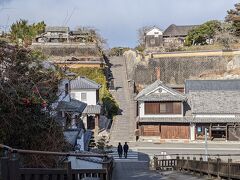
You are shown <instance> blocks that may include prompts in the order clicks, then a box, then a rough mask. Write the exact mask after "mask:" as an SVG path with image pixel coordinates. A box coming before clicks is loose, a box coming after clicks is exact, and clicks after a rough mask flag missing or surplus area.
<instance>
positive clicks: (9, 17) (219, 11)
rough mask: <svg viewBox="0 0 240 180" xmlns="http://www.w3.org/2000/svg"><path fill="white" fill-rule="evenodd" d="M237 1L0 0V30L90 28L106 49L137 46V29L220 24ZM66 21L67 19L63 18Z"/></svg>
mask: <svg viewBox="0 0 240 180" xmlns="http://www.w3.org/2000/svg"><path fill="white" fill-rule="evenodd" d="M237 2H239V0H0V26H1V27H2V28H4V26H6V25H10V24H11V23H13V22H15V21H16V20H19V19H20V18H21V19H26V20H28V21H29V22H30V23H33V22H38V21H42V20H44V21H45V22H46V24H47V25H56V26H59V25H66V26H70V28H72V29H74V28H76V27H77V26H91V27H95V28H97V29H98V30H99V32H100V33H101V35H102V36H103V37H104V38H106V39H107V41H108V44H109V46H110V47H113V46H130V47H134V46H136V44H137V29H138V28H140V27H142V26H145V25H157V26H158V27H159V28H161V29H163V30H164V29H166V28H167V26H169V25H170V24H177V25H191V24H201V23H203V22H205V21H207V20H211V19H218V20H223V19H224V17H225V16H226V11H227V10H228V9H231V8H233V7H234V4H235V3H237ZM66 17H67V18H66Z"/></svg>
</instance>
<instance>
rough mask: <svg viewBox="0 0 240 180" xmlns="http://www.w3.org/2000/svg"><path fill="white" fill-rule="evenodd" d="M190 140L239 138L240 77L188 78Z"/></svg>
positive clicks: (186, 89) (186, 86) (186, 85)
mask: <svg viewBox="0 0 240 180" xmlns="http://www.w3.org/2000/svg"><path fill="white" fill-rule="evenodd" d="M185 93H186V95H187V96H188V103H189V106H190V107H191V108H190V109H189V112H187V113H188V114H190V115H191V116H192V120H191V127H192V133H193V134H195V136H193V137H192V140H195V139H196V140H199V139H204V136H205V129H207V136H208V138H209V139H211V140H216V139H219V140H240V126H239V125H240V80H187V81H186V83H185Z"/></svg>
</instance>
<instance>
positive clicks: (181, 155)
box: [154, 154, 240, 157]
mask: <svg viewBox="0 0 240 180" xmlns="http://www.w3.org/2000/svg"><path fill="white" fill-rule="evenodd" d="M154 156H219V157H220V156H240V154H154Z"/></svg>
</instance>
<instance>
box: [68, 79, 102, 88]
mask: <svg viewBox="0 0 240 180" xmlns="http://www.w3.org/2000/svg"><path fill="white" fill-rule="evenodd" d="M70 88H71V90H74V89H100V88H101V85H100V84H98V83H96V82H95V81H92V80H90V79H88V78H86V77H80V76H79V77H77V78H76V79H74V80H71V81H70Z"/></svg>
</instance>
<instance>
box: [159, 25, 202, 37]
mask: <svg viewBox="0 0 240 180" xmlns="http://www.w3.org/2000/svg"><path fill="white" fill-rule="evenodd" d="M197 26H198V25H187V26H177V25H175V24H171V25H170V26H169V27H168V28H167V29H166V30H165V31H164V32H163V36H170V37H174V36H187V34H188V32H189V31H190V30H192V29H194V28H196V27H197Z"/></svg>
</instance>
